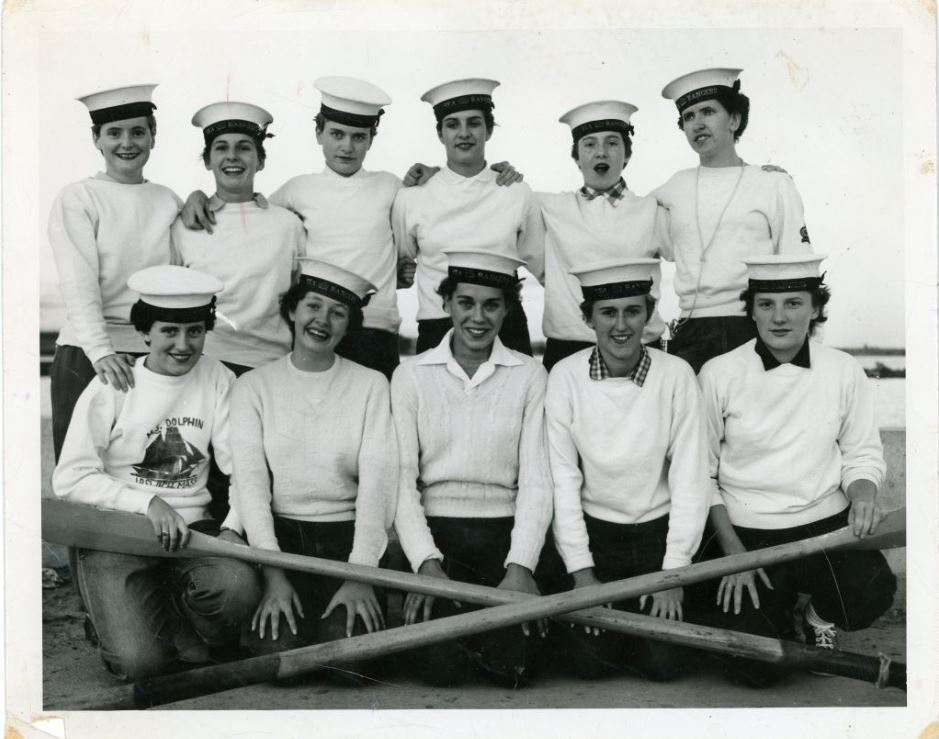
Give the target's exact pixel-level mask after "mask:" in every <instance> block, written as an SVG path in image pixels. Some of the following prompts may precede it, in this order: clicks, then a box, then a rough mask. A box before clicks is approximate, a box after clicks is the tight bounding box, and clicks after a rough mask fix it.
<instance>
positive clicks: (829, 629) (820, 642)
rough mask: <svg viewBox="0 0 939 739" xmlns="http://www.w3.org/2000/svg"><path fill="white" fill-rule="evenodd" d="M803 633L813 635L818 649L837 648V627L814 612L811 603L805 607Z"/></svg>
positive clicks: (807, 635)
mask: <svg viewBox="0 0 939 739" xmlns="http://www.w3.org/2000/svg"><path fill="white" fill-rule="evenodd" d="M804 623H805V627H804V628H805V634H806V637H809V636H813V637H814V640H815V646H816V647H819V648H820V649H831V650H833V651H834V650H836V649H838V629H837V628H835V625H834V624H833V623H831V622H830V621H825V620H824V619H823V618H822V617H821V616H819V615H818V614H817V613H816V612H815V608H814V607H813V606H812V604H811V603H809V604H808V606H806V608H805V622H804Z"/></svg>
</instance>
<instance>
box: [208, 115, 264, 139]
mask: <svg viewBox="0 0 939 739" xmlns="http://www.w3.org/2000/svg"><path fill="white" fill-rule="evenodd" d="M225 133H243V134H245V135H247V136H250V137H251V138H253V139H255V140H256V141H263V140H264V139H265V138H267V137H268V136H270V135H271V134H268V133H267V132H266V131H265V130H264V129H263V128H261V127H260V126H259V125H258V124H256V123H252V122H251V121H243V120H239V119H234V118H233V119H230V120H227V121H218V122H216V123H212V124H209V125H208V126H206V127H205V128H204V129H203V131H202V135H203V136H204V137H205V143H207V144H210V143H212V141H213V139H215V138H216V137H218V136H221V135H222V134H225Z"/></svg>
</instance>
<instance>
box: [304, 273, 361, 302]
mask: <svg viewBox="0 0 939 739" xmlns="http://www.w3.org/2000/svg"><path fill="white" fill-rule="evenodd" d="M300 284H301V285H304V286H305V287H306V288H307V289H308V290H312V291H313V292H316V293H319V294H320V295H325V296H326V297H327V298H332V299H333V300H338V301H339V302H340V303H345V304H346V305H349V306H352V307H361V306H362V304H363V301H362V299H361V298H360V297H359V296H358V295H356V294H355V293H354V292H352V291H351V290H349V289H348V288H345V287H343V286H342V285H337V284H336V283H335V282H330V281H329V280H324V279H323V278H322V277H312V276H311V275H300Z"/></svg>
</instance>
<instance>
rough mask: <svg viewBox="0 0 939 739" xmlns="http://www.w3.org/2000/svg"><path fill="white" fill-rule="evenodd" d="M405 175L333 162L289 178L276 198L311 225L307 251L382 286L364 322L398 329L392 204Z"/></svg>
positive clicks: (386, 328)
mask: <svg viewBox="0 0 939 739" xmlns="http://www.w3.org/2000/svg"><path fill="white" fill-rule="evenodd" d="M400 188H401V180H399V179H398V178H397V177H395V176H394V175H393V174H391V173H389V172H366V171H365V170H364V169H360V170H359V171H358V172H356V173H355V174H354V175H351V176H349V177H343V176H342V175H339V174H336V173H335V172H334V171H333V170H331V169H330V168H329V167H325V168H324V169H323V171H322V172H320V173H319V174H305V175H300V176H298V177H294V178H292V179H290V180H288V181H287V182H286V184H284V185H283V186H282V187H281V188H280V189H279V190H277V192H275V193H274V194H273V195H271V202H272V203H273V204H274V205H279V206H281V207H283V208H287V209H288V210H292V211H293V212H294V213H296V214H297V215H298V216H300V219H301V220H302V221H303V227H304V229H306V252H307V256H308V257H315V258H316V259H322V260H323V261H324V262H330V263H332V264H335V265H338V266H340V267H344V268H345V269H348V270H349V271H350V272H354V273H355V274H357V275H360V276H362V277H364V278H365V279H367V280H369V281H370V282H371V283H372V284H373V285H375V286H376V287H377V288H378V292H377V293H376V294H375V295H373V296H372V299H371V301H369V304H368V305H367V306H365V309H364V314H365V321H364V326H365V327H366V328H375V329H381V330H383V331H391V332H395V331H397V330H398V325H399V324H400V323H401V316H400V315H399V313H398V295H397V293H396V292H395V290H396V286H397V280H398V276H397V269H398V259H397V253H396V252H395V246H394V240H393V238H392V235H391V205H392V203H393V202H394V199H395V194H396V193H397V192H398V190H399V189H400Z"/></svg>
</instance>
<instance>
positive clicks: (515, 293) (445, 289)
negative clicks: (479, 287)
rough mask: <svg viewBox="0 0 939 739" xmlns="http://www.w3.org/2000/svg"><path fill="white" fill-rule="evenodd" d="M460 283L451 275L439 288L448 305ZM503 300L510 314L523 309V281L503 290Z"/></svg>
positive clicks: (438, 292) (438, 290)
mask: <svg viewBox="0 0 939 739" xmlns="http://www.w3.org/2000/svg"><path fill="white" fill-rule="evenodd" d="M458 284H459V283H458V282H456V281H455V280H453V279H452V278H451V277H450V276H449V275H448V276H447V277H444V278H443V279H442V280H441V281H440V284H439V285H438V286H437V294H438V295H439V296H440V297H441V298H443V300H444V302H445V303H446V301H447V300H450V299H451V298H452V297H453V294H454V293H455V292H456V286H457V285H458ZM502 298H503V299H504V300H505V307H506V309H507V311H508V313H515V312H516V311H520V310H521V309H522V281H521V280H517V281H516V282H515V284H514V285H510V286H509V287H503V288H502Z"/></svg>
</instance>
